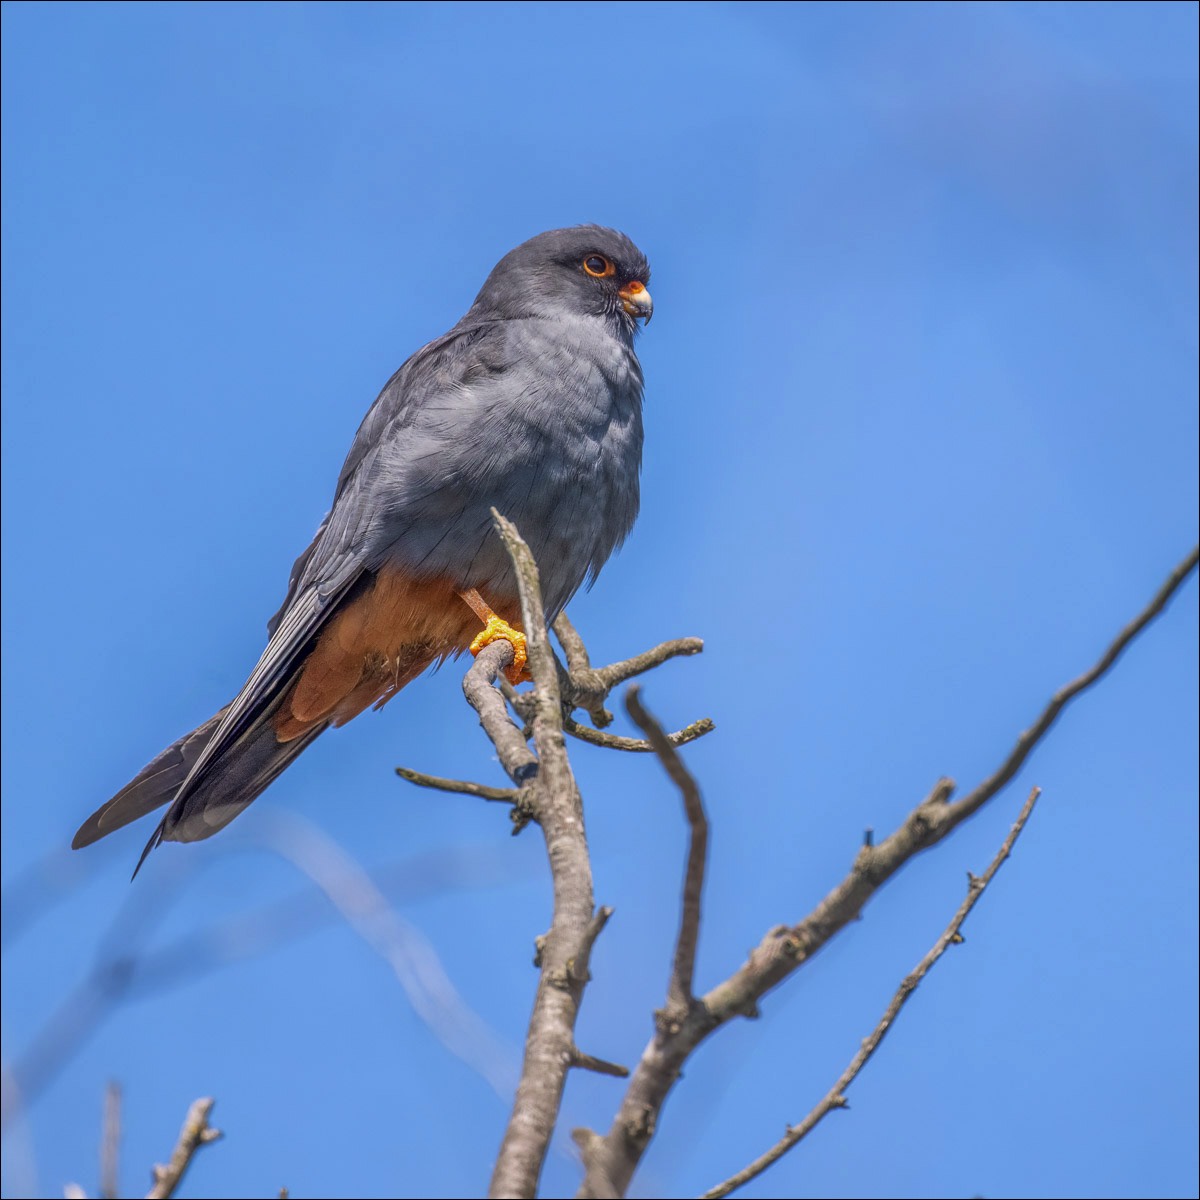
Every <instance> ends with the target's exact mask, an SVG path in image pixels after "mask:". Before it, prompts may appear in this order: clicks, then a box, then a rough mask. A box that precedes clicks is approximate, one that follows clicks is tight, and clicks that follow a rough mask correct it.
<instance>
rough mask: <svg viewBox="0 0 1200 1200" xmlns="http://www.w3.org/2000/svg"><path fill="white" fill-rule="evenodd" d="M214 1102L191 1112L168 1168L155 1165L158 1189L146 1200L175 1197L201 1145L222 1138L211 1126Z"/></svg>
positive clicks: (195, 1106) (195, 1105)
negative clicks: (209, 1120) (209, 1118)
mask: <svg viewBox="0 0 1200 1200" xmlns="http://www.w3.org/2000/svg"><path fill="white" fill-rule="evenodd" d="M214 1103H215V1101H213V1100H210V1099H201V1100H197V1101H195V1102H194V1103H193V1104H192V1107H191V1108H189V1109H188V1114H187V1116H186V1117H185V1118H184V1122H183V1128H182V1129H181V1130H180V1131H179V1141H178V1142H176V1143H175V1149H174V1150H173V1151H172V1152H171V1161H170V1162H169V1163H167V1165H166V1166H162V1165H158V1166H155V1168H154V1186H153V1187H152V1188H151V1189H150V1190H149V1191H148V1192H147V1193H146V1200H167V1198H168V1197H169V1196H173V1195H175V1189H176V1188H178V1187H179V1185H180V1183H182V1182H183V1176H184V1174H185V1173H186V1172H187V1169H188V1167H189V1166H190V1165H191V1162H192V1159H193V1158H194V1157H195V1156H196V1152H197V1151H198V1150H199V1149H200V1147H201V1146H206V1145H208V1143H209V1142H215V1141H216V1140H217V1138H219V1137H220V1136H221V1131H220V1130H219V1129H214V1128H213V1127H212V1126H211V1125H210V1124H209V1123H208V1115H209V1113H211V1112H212V1110H213V1104H214Z"/></svg>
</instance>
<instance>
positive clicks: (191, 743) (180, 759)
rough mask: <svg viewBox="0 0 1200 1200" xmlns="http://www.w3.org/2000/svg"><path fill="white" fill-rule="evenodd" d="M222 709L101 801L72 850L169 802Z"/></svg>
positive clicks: (86, 844) (210, 733)
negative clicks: (116, 791) (104, 800)
mask: <svg viewBox="0 0 1200 1200" xmlns="http://www.w3.org/2000/svg"><path fill="white" fill-rule="evenodd" d="M226 707H228V706H226ZM225 711H226V709H224V708H223V709H221V711H220V712H219V713H217V714H215V715H214V716H212V717H209V719H208V720H207V721H205V722H204V724H203V725H201V726H199V727H198V728H196V729H193V730H192V732H191V733H187V734H184V736H183V737H181V738H180V739H179V740H178V741H177V742H174V743H173V744H172V745H170V746H168V747H167V748H166V749H165V750H164V751H163V752H162V753H161V754H159V755H157V756H156V757H155V758H153V759H152V760H151V761H150V762H148V763H147V764H146V765H145V766H144V767H143V768H142V769H141V771H139V772H138V774H137V775H136V776H134V778H133V779H131V780H130V781H129V782H128V783H127V784H126V785H125V786H124V787H123V788H122V789H121V790H120V791H119V792H118V793H117V794H116V795H115V796H113V798H112V799H111V800H108V801H106V802H105V803H104V804H102V805H101V806H100V807H99V808H98V809H96V811H95V812H94V813H92V815H91V816H90V817H88V819H87V820H86V821H84V823H83V824H82V825H80V827H79V831H78V832H77V833H76V834H75V837H74V839H73V840H72V842H71V847H72V849H75V850H78V849H79V848H80V847H81V846H90V845H91V844H92V843H93V842H96V841H99V840H100V839H101V838H102V837H105V836H107V835H108V834H110V833H112V832H113V831H114V830H117V829H120V828H122V827H123V826H125V825H128V824H129V823H130V822H131V821H136V820H137V819H138V818H139V817H144V816H145V815H146V814H147V813H151V812H153V811H154V810H155V809H156V808H161V807H162V806H163V805H164V804H170V802H171V801H172V800H174V799H175V793H176V792H178V791H179V788H180V785H181V784H182V783H183V781H184V779H186V778H187V774H188V772H189V771H190V770H191V769H192V765H193V764H194V763H195V761H196V759H198V758H199V757H200V753H201V751H202V750H203V749H204V747H205V746H207V745H208V743H209V740H210V739H211V737H212V735H213V733H214V732H215V731H216V728H217V726H218V725H219V724H220V723H221V718H222V717H223V716H224V715H225Z"/></svg>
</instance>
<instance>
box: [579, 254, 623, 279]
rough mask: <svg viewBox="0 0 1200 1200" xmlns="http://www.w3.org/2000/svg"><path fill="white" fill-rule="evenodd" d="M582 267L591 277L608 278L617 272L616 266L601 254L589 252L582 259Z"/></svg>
mask: <svg viewBox="0 0 1200 1200" xmlns="http://www.w3.org/2000/svg"><path fill="white" fill-rule="evenodd" d="M583 269H584V270H585V271H586V272H587V273H588V274H589V275H590V276H591V277H592V278H593V279H608V278H609V277H610V276H612V275H615V274H616V273H617V268H616V267H614V266H613V265H612V263H611V262H609V261H608V259H607V258H605V257H604V255H603V254H589V255H588V256H587V258H585V259H584V260H583Z"/></svg>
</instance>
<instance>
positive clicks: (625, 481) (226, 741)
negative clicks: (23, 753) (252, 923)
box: [74, 226, 649, 857]
mask: <svg viewBox="0 0 1200 1200" xmlns="http://www.w3.org/2000/svg"><path fill="white" fill-rule="evenodd" d="M589 256H591V257H590V258H589ZM585 260H586V261H588V262H590V263H592V264H597V263H599V262H604V263H605V264H606V266H607V268H608V269H609V271H610V273H609V274H608V275H606V276H601V277H597V276H596V275H595V274H594V273H593V272H592V270H591V268H590V267H585V266H584V265H583V264H584V263H585ZM648 278H649V268H648V266H647V263H646V260H645V258H644V256H643V255H642V253H641V252H640V251H639V250H638V249H637V247H636V246H634V244H633V243H632V242H631V241H630V240H629V239H628V238H626V237H625V236H624V235H623V234H619V233H617V232H615V231H613V230H608V229H603V228H601V227H598V226H579V227H576V228H573V229H563V230H554V231H551V232H549V233H544V234H540V235H539V236H537V237H535V238H532V239H531V240H530V241H528V242H525V243H524V244H523V245H521V246H519V247H517V248H516V249H515V250H513V251H511V252H510V253H509V254H507V255H506V256H505V257H504V258H503V259H502V260H501V261H500V262H499V263H498V264H497V266H496V267H495V269H494V270H493V271H492V273H491V274H490V275H489V276H488V279H487V281H486V282H485V283H484V285H483V287H482V288H481V289H480V292H479V294H478V296H477V297H476V299H475V302H474V303H473V304H472V306H471V308H470V309H469V311H468V312H467V313H466V315H465V316H464V317H463V318H462V320H461V321H459V322H458V324H457V325H455V326H454V328H453V329H451V330H450V331H449V332H448V333H447V334H445V335H444V336H443V337H441V338H438V339H437V340H436V341H433V342H430V343H429V344H428V345H426V346H424V347H423V348H422V349H420V350H418V351H417V352H416V353H415V354H414V355H413V356H412V357H411V358H409V359H408V361H407V362H405V363H404V365H403V366H402V367H401V368H400V369H399V370H398V371H397V372H396V373H395V375H393V376H392V378H391V379H390V380H389V381H388V383H387V384H386V386H385V387H384V389H383V391H382V392H381V393H380V395H379V397H378V398H377V399H376V401H375V403H374V404H373V405H372V407H371V409H370V410H369V412H368V413H367V415H366V417H365V419H364V420H363V422H362V425H361V426H360V428H359V430H358V433H357V435H356V437H355V439H354V443H353V445H352V446H351V449H350V453H349V455H348V456H347V458H346V462H345V464H344V465H343V467H342V471H341V474H340V476H339V478H338V483H337V489H336V492H335V496H334V503H333V507H332V508H331V510H330V512H329V514H328V516H326V518H325V520H324V521H323V522H322V523H321V526H320V528H319V530H318V531H317V534H316V536H315V537H314V539H313V541H312V543H311V544H310V545H309V547H308V548H307V549H306V550H305V551H304V553H303V554H301V555H300V557H299V558H298V559H297V560H296V562H295V565H294V566H293V569H292V574H291V579H290V581H289V586H288V590H287V595H286V597H285V599H284V602H283V605H282V607H281V608H280V610H279V612H278V613H276V614H275V616H274V617H273V618H272V620H271V622H270V623H269V625H268V632H269V634H270V641H269V643H268V645H267V648H266V650H265V651H264V653H263V655H262V658H261V659H260V660H259V662H258V664H257V665H256V667H255V668H254V670H253V672H252V673H251V675H250V677H249V679H248V680H247V681H246V683H245V684H244V685H243V687H242V689H241V691H239V693H238V694H237V696H235V697H234V699H233V700H232V701H231V702H230V704H229V705H228V706H227V707H226V708H225V709H222V710H221V712H219V713H217V714H216V716H214V717H213V718H211V719H210V720H209V721H208V722H206V723H205V724H204V725H202V726H200V727H199V728H198V729H196V730H194V731H193V732H192V733H191V734H188V735H187V736H186V737H184V738H181V739H180V740H179V742H177V743H175V745H174V746H172V747H169V748H168V749H167V750H165V751H163V752H162V754H160V755H159V756H158V757H157V758H156V759H155V760H154V761H153V762H152V763H150V764H149V765H148V766H147V767H146V768H145V769H144V770H143V771H142V772H141V773H140V774H139V775H138V776H137V778H136V779H134V780H133V781H132V782H131V783H130V784H129V785H127V787H126V788H124V789H122V791H121V792H119V793H118V794H117V795H116V796H114V797H113V798H112V800H110V801H109V802H108V803H107V804H106V805H104V806H103V807H102V808H101V809H99V810H98V811H97V812H96V813H95V814H93V816H92V817H91V818H89V820H88V821H87V822H86V823H85V824H84V825H83V826H82V827H81V828H80V830H79V832H78V833H77V834H76V837H75V841H74V845H76V846H80V845H86V844H88V843H89V842H92V841H94V840H96V839H97V838H98V837H102V836H104V835H105V834H107V833H109V832H111V831H112V830H114V829H116V828H119V827H121V826H122V825H124V824H126V823H128V822H129V821H131V820H134V819H136V818H137V817H140V816H142V815H144V814H145V813H147V812H149V811H151V810H152V809H153V808H155V807H158V806H159V805H161V804H166V803H168V802H172V801H173V803H172V805H171V808H170V810H169V811H168V813H167V815H166V817H165V818H164V819H163V822H162V824H161V825H160V826H159V828H158V830H157V832H156V834H155V836H154V837H153V838H152V839H151V843H150V845H149V846H148V847H147V851H148V850H149V849H150V848H151V847H152V846H153V845H155V844H157V843H158V842H160V841H162V840H175V841H194V840H197V839H199V838H203V837H208V836H210V835H211V834H212V833H214V832H216V831H217V830H218V829H220V828H221V827H223V826H224V825H225V824H227V823H228V821H229V820H232V818H233V817H234V816H236V815H237V813H238V812H240V811H242V810H243V809H244V808H245V807H246V805H248V804H249V803H250V801H251V800H253V798H254V797H255V796H256V795H258V793H259V792H261V791H262V789H263V788H264V787H266V786H267V784H268V783H270V781H271V780H272V779H273V778H275V776H276V775H278V773H279V771H281V770H282V769H283V768H284V767H285V766H286V765H287V763H288V762H290V761H291V759H292V758H294V757H295V756H296V755H297V754H298V753H299V752H300V750H301V749H303V747H304V746H305V745H307V744H308V743H309V742H310V741H311V740H313V738H315V737H316V736H318V734H319V733H320V732H322V730H323V729H324V728H325V727H326V725H325V724H324V723H323V724H320V725H319V726H314V728H313V729H312V730H310V731H307V732H306V733H305V735H304V736H303V737H300V738H296V739H295V740H294V741H285V742H282V743H280V742H277V741H276V740H275V735H274V733H273V732H272V729H271V725H270V721H271V719H272V717H273V716H274V714H275V713H276V711H277V709H278V708H279V705H280V703H281V701H282V699H283V697H284V696H285V693H286V691H287V689H288V688H289V687H290V686H291V685H292V683H293V681H294V680H295V678H296V675H297V672H298V671H299V670H301V669H302V667H303V664H304V662H305V661H306V658H307V656H308V655H309V654H310V653H311V652H312V650H313V647H314V645H315V644H316V639H317V638H318V637H319V635H320V632H321V630H322V628H323V626H325V625H326V624H327V622H328V621H329V620H330V619H331V617H332V615H333V614H334V613H335V612H336V611H337V610H338V608H339V606H340V605H343V604H347V603H349V602H350V601H351V600H352V599H353V598H354V597H355V596H357V595H360V594H361V593H362V590H363V589H364V588H366V587H369V585H370V582H371V581H372V580H373V579H374V578H375V577H376V575H378V573H380V572H382V571H387V570H392V569H395V570H401V571H404V572H406V573H408V574H409V575H411V576H414V577H419V578H425V577H430V578H444V579H446V580H448V581H452V583H453V586H454V587H455V588H456V589H468V588H476V589H478V590H479V591H480V592H481V593H482V594H483V595H484V596H485V597H487V596H489V595H500V596H505V595H509V594H512V593H514V592H515V581H514V579H513V576H512V571H511V567H510V565H509V562H508V559H507V556H506V555H505V553H504V551H503V548H502V546H501V545H500V542H499V539H498V538H497V537H496V536H495V534H494V532H493V530H492V523H491V516H490V509H491V508H492V507H493V506H495V507H496V508H497V509H499V510H500V511H501V512H503V513H504V514H505V515H506V516H508V517H509V518H510V519H511V520H513V521H514V522H515V523H516V525H517V526H518V528H519V529H520V530H521V532H522V535H523V536H524V537H525V539H526V541H527V542H528V543H529V545H530V548H531V549H532V551H533V553H534V555H535V557H536V558H537V560H538V563H539V567H540V571H541V578H542V588H543V593H544V600H545V605H546V610H547V614H548V616H549V618H550V619H553V618H554V616H556V615H557V614H558V613H559V612H560V611H561V610H562V608H563V607H564V606H565V605H566V604H567V602H568V601H569V600H570V598H571V596H572V595H573V594H574V593H575V592H576V590H577V589H578V588H579V587H580V586H581V585H582V584H583V583H584V582H585V581H590V580H591V579H594V578H595V575H596V573H597V572H598V571H599V570H600V568H601V567H602V566H603V564H604V562H605V561H606V560H607V559H608V557H609V556H610V555H611V554H612V552H613V550H614V549H616V548H617V547H618V546H619V545H620V544H621V542H622V541H623V540H624V539H625V537H626V535H627V534H628V533H629V530H630V529H631V528H632V526H633V522H634V519H635V517H636V516H637V511H638V473H639V469H640V464H641V454H642V416H641V406H642V386H643V383H642V371H641V367H640V365H639V363H638V359H637V356H636V354H635V352H634V347H633V343H634V335H635V331H636V328H637V323H636V319H635V317H636V315H646V316H648V314H649V293H648V292H644V291H642V292H640V293H638V303H634V302H632V301H631V300H630V299H629V298H628V294H627V292H628V288H629V286H633V287H634V288H635V289H636V288H637V286H638V285H639V284H642V285H644V284H645V283H646V282H647V280H648ZM635 280H636V281H638V283H637V284H631V281H635ZM622 297H624V299H623V298H622ZM642 297H644V300H643V299H642ZM143 857H144V855H143Z"/></svg>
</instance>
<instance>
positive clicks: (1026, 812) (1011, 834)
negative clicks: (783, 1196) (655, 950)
mask: <svg viewBox="0 0 1200 1200" xmlns="http://www.w3.org/2000/svg"><path fill="white" fill-rule="evenodd" d="M1040 795H1041V789H1040V788H1036V787H1035V788H1034V789H1033V791H1031V792H1030V793H1029V799H1028V800H1026V801H1025V804H1024V805H1023V806H1022V808H1021V811H1020V813H1019V815H1018V816H1017V819H1016V822H1015V823H1014V824H1013V827H1012V829H1010V830H1009V831H1008V837H1006V838H1005V839H1004V843H1003V845H1001V847H1000V850H999V852H998V853H997V854H996V857H995V858H994V859H992V864H991V866H989V867H988V869H987V870H986V871H985V872H984V873H983V874H982V875H978V876H977V875H972V874H970V872H968V873H967V896H966V899H965V900H964V901H963V902H962V904H961V905H959V908H958V911H957V912H956V913H955V914H954V918H953V920H951V922H950V924H949V925H947V926H946V929H945V932H944V933H943V934H942V936H941V937H939V938H938V940H937V941H936V942H934V944H933V945H932V946H931V947H930V949H929V952H928V953H927V954H926V955H925V957H924V958H922V959H921V961H920V962H919V963H917V965H916V966H915V967H914V968H913V970H912V972H911V973H910V974H909V975H907V976H906V977H905V979H904V981H903V982H902V983H901V984H900V987H899V988H898V989H897V991H896V994H895V995H894V996H893V997H892V1002H891V1003H890V1004H889V1005H888V1006H887V1008H886V1009H885V1010H884V1013H883V1016H882V1017H880V1018H879V1023H878V1024H877V1025H876V1026H875V1028H874V1029H873V1030H872V1031H871V1034H870V1036H869V1037H867V1038H864V1039H863V1043H862V1046H861V1047H860V1048H859V1051H858V1053H857V1054H855V1056H854V1057H853V1058H852V1059H851V1060H850V1065H849V1066H848V1067H847V1068H846V1069H845V1070H844V1071H843V1072H842V1074H841V1076H840V1077H839V1078H838V1081H837V1083H835V1084H834V1085H833V1087H832V1088H830V1089H829V1091H828V1092H827V1093H826V1094H825V1096H824V1098H823V1099H822V1100H821V1101H820V1103H819V1104H817V1106H816V1107H815V1108H814V1109H813V1110H812V1112H810V1113H809V1114H808V1116H807V1117H805V1118H804V1120H803V1121H801V1122H800V1124H799V1125H796V1126H790V1127H789V1128H788V1131H787V1133H786V1134H784V1136H783V1137H782V1138H780V1139H779V1141H778V1142H776V1143H775V1145H774V1146H772V1147H771V1148H770V1149H769V1150H768V1151H767V1152H766V1153H765V1154H762V1155H760V1156H759V1157H758V1158H756V1159H755V1160H754V1161H753V1162H752V1163H750V1164H749V1166H747V1167H744V1168H743V1169H742V1170H740V1171H739V1172H738V1173H737V1174H736V1175H733V1176H731V1177H730V1178H729V1179H727V1180H725V1182H724V1183H720V1184H718V1185H717V1186H716V1187H714V1188H710V1189H709V1190H708V1191H707V1192H704V1193H703V1195H702V1197H701V1200H716V1198H717V1197H719V1196H728V1195H729V1194H730V1192H733V1191H736V1190H737V1189H738V1188H740V1187H741V1186H742V1185H743V1184H746V1183H749V1182H750V1180H751V1179H753V1178H754V1177H755V1176H756V1175H761V1174H762V1173H763V1172H764V1171H765V1170H766V1169H767V1168H768V1167H769V1166H771V1164H772V1163H774V1162H777V1161H778V1160H779V1159H780V1158H782V1157H783V1156H784V1155H785V1154H786V1153H787V1152H788V1151H789V1150H791V1149H792V1147H793V1146H796V1145H798V1144H799V1143H800V1142H802V1141H803V1140H804V1139H805V1138H806V1137H807V1136H808V1135H809V1134H810V1133H812V1131H813V1130H814V1129H815V1128H816V1127H817V1126H818V1125H819V1124H820V1123H821V1122H822V1121H823V1120H824V1119H825V1117H827V1116H828V1115H829V1114H830V1113H831V1112H833V1111H834V1110H835V1109H840V1108H846V1107H848V1106H847V1103H846V1089H847V1088H848V1087H849V1086H850V1085H851V1084H852V1083H853V1082H854V1080H855V1078H856V1077H857V1076H858V1073H859V1072H860V1071H861V1070H862V1069H863V1067H865V1066H866V1065H867V1063H868V1062H869V1061H870V1060H871V1056H872V1055H873V1054H874V1053H875V1051H876V1050H877V1049H878V1048H879V1045H880V1043H881V1042H882V1041H883V1039H884V1038H885V1037H886V1036H887V1033H888V1030H889V1029H891V1027H892V1025H893V1024H894V1023H895V1021H896V1018H897V1017H898V1016H899V1015H900V1010H901V1009H902V1008H903V1007H904V1006H905V1004H906V1003H907V1002H908V998H909V997H910V996H911V995H912V994H913V992H915V991H916V990H917V986H918V985H919V984H920V982H921V981H922V980H923V979H924V978H925V976H926V975H928V974H929V972H930V970H931V969H932V968H933V965H934V963H936V962H937V961H938V959H939V958H941V957H942V955H943V954H945V953H946V950H947V949H948V948H949V947H950V946H953V945H957V944H958V943H960V942H961V941H962V940H963V938H962V934H961V933H960V930H961V929H962V926H963V922H964V921H965V920H966V919H967V916H968V915H969V913H970V912H971V909H973V908H974V907H975V905H976V904H977V903H978V902H979V898H980V897H981V896H982V895H983V893H984V892H985V891H986V890H987V886H988V884H989V883H991V882H992V879H993V878H994V877H995V875H996V872H997V871H999V870H1000V867H1001V864H1002V863H1003V862H1004V860H1005V859H1007V858H1008V856H1009V855H1010V854H1011V853H1012V848H1013V846H1014V845H1015V844H1016V841H1017V838H1019V837H1020V836H1021V830H1023V829H1024V828H1025V822H1026V821H1028V820H1029V817H1030V814H1031V813H1032V812H1033V808H1034V805H1035V804H1037V801H1038V797H1039V796H1040Z"/></svg>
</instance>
